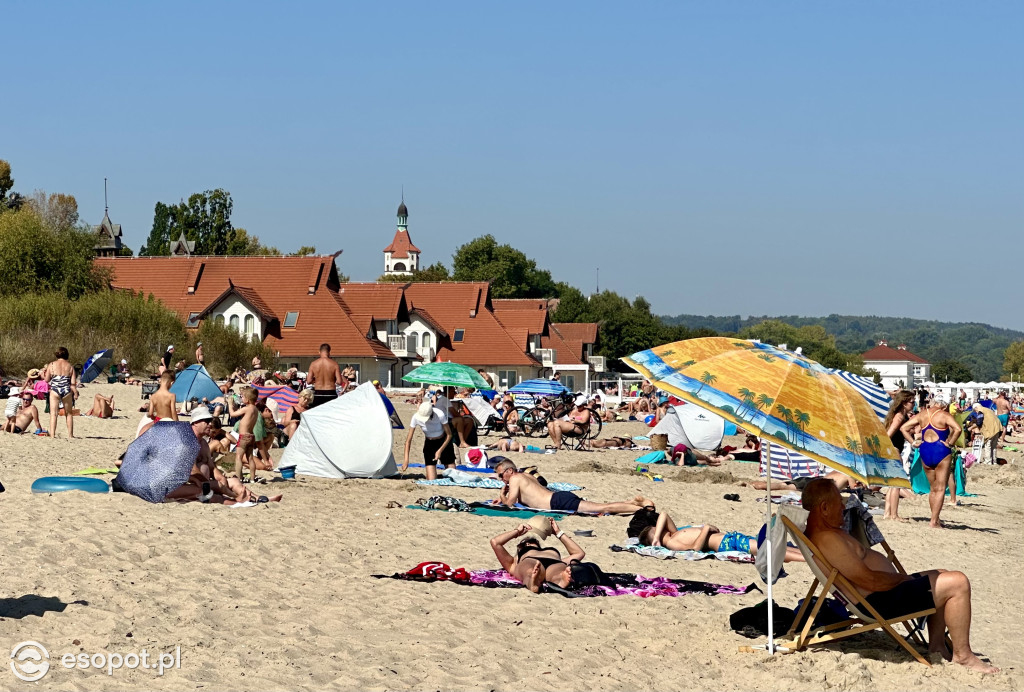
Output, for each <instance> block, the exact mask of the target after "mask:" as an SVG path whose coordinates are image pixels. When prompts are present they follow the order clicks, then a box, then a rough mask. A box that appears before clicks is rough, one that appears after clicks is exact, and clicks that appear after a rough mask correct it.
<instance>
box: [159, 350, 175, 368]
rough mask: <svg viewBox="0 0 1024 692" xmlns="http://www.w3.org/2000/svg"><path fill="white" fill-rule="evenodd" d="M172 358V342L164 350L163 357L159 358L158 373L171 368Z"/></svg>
mask: <svg viewBox="0 0 1024 692" xmlns="http://www.w3.org/2000/svg"><path fill="white" fill-rule="evenodd" d="M172 360H174V346H173V344H172V345H170V346H168V347H167V350H166V351H164V355H163V357H162V358H161V359H160V374H161V375H163V374H164V373H165V372H167V371H168V370H170V369H171V361H172Z"/></svg>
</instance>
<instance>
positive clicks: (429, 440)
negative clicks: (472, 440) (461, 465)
mask: <svg viewBox="0 0 1024 692" xmlns="http://www.w3.org/2000/svg"><path fill="white" fill-rule="evenodd" d="M416 428H419V429H420V430H422V431H423V436H424V438H426V439H424V440H423V463H424V464H425V465H426V467H427V471H426V476H427V480H428V481H432V480H435V479H436V478H437V464H438V462H439V461H440V460H441V458H442V457H443V456H444V451H445V449H446V448H447V447H448V446H449V445H451V443H452V429H451V427H450V426H449V425H448V423H447V418H446V417H445V414H444V413H443V412H442V411H441V410H439V409H437V408H434V405H433V404H432V403H430V401H429V400H427V401H424V402H423V403H422V404H420V407H419V408H418V409H416V413H414V414H413V416H412V419H411V420H410V421H409V435H408V437H406V438H405V457H404V458H403V460H402V473H405V472H406V471H408V470H409V452H410V451H411V450H412V438H413V437H415V436H416ZM452 466H453V467H454V466H455V464H454V463H453V464H452Z"/></svg>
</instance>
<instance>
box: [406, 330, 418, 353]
mask: <svg viewBox="0 0 1024 692" xmlns="http://www.w3.org/2000/svg"><path fill="white" fill-rule="evenodd" d="M418 343H419V339H418V338H417V336H416V332H413V333H411V334H407V335H406V337H405V350H406V351H408V352H409V353H416V348H417V345H418Z"/></svg>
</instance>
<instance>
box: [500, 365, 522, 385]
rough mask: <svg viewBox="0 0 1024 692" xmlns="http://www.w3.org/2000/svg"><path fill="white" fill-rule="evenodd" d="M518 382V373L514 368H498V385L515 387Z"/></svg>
mask: <svg viewBox="0 0 1024 692" xmlns="http://www.w3.org/2000/svg"><path fill="white" fill-rule="evenodd" d="M517 384H519V374H518V373H517V372H516V371H515V370H499V371H498V385H499V386H501V387H505V388H506V389H507V388H509V387H515V386H516V385H517Z"/></svg>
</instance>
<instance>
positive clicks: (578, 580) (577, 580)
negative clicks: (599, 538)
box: [569, 560, 611, 591]
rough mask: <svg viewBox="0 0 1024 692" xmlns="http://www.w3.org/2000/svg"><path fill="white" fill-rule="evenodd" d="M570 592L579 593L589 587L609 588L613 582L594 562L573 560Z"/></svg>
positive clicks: (570, 573)
mask: <svg viewBox="0 0 1024 692" xmlns="http://www.w3.org/2000/svg"><path fill="white" fill-rule="evenodd" d="M569 575H570V579H569V590H570V591H578V590H579V589H585V588H587V587H588V586H608V585H609V584H610V583H611V582H610V581H609V580H608V578H607V577H606V576H605V575H604V572H603V571H601V568H600V567H598V566H597V565H596V564H595V563H593V562H580V561H579V560H573V561H572V562H570V563H569Z"/></svg>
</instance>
